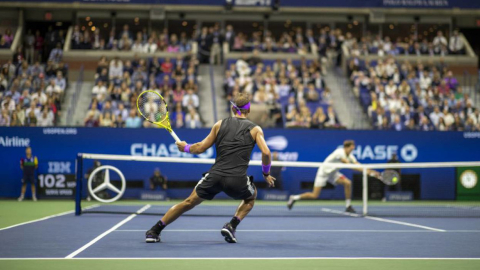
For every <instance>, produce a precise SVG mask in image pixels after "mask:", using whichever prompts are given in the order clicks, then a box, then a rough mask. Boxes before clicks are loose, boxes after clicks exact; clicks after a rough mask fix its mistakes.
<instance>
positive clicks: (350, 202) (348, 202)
mask: <svg viewBox="0 0 480 270" xmlns="http://www.w3.org/2000/svg"><path fill="white" fill-rule="evenodd" d="M345 202H346V204H347V207H349V206H350V205H351V204H352V200H351V199H346V200H345Z"/></svg>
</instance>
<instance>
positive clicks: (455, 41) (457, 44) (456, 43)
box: [449, 30, 465, 54]
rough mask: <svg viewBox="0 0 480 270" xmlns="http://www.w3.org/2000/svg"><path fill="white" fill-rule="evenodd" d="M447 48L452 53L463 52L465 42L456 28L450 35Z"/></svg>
mask: <svg viewBox="0 0 480 270" xmlns="http://www.w3.org/2000/svg"><path fill="white" fill-rule="evenodd" d="M449 48H450V53H452V54H465V44H464V43H463V40H462V38H461V37H460V36H459V33H458V30H454V31H453V36H451V37H450V44H449Z"/></svg>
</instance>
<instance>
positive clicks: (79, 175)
mask: <svg viewBox="0 0 480 270" xmlns="http://www.w3.org/2000/svg"><path fill="white" fill-rule="evenodd" d="M75 175H76V182H77V185H76V192H75V215H76V216H79V215H81V214H82V182H83V181H82V180H83V154H81V153H79V154H78V155H77V159H76V160H75Z"/></svg>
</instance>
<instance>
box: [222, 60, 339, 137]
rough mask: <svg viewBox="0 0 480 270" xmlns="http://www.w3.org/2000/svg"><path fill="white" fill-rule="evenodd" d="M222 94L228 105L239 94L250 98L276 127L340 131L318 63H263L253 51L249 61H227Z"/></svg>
mask: <svg viewBox="0 0 480 270" xmlns="http://www.w3.org/2000/svg"><path fill="white" fill-rule="evenodd" d="M224 91H225V97H226V99H227V101H231V100H233V97H234V96H235V95H236V94H237V93H239V92H246V93H249V94H251V95H252V96H253V99H252V102H253V103H254V104H258V105H261V106H263V107H265V108H267V110H268V111H269V118H270V119H273V120H274V123H275V126H277V127H288V128H342V126H341V124H340V123H339V121H338V119H337V117H336V115H335V112H334V111H333V108H332V106H331V105H332V103H333V100H332V96H331V92H330V89H329V88H328V87H327V86H326V84H325V81H324V79H323V74H322V68H321V65H320V62H319V61H318V60H313V61H306V60H305V59H302V60H301V61H292V60H291V59H289V60H286V61H282V60H280V59H278V60H276V61H267V60H265V61H262V59H261V58H260V57H259V51H258V50H254V51H253V55H252V56H251V57H250V58H248V57H247V56H244V57H242V58H241V59H238V60H236V61H229V66H228V69H227V70H226V71H225V79H224Z"/></svg>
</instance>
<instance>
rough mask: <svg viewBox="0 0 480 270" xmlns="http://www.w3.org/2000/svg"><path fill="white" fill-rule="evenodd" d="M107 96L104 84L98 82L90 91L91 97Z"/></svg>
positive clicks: (100, 81)
mask: <svg viewBox="0 0 480 270" xmlns="http://www.w3.org/2000/svg"><path fill="white" fill-rule="evenodd" d="M106 94H107V87H105V85H104V82H103V81H102V80H99V81H98V82H97V85H95V86H94V87H93V89H92V95H95V96H98V95H106Z"/></svg>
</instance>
